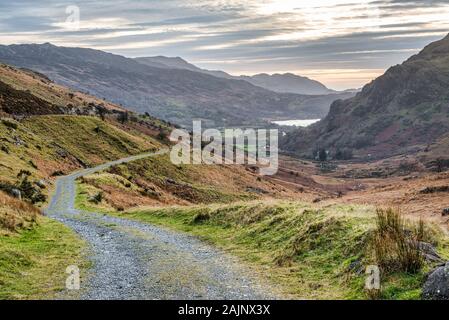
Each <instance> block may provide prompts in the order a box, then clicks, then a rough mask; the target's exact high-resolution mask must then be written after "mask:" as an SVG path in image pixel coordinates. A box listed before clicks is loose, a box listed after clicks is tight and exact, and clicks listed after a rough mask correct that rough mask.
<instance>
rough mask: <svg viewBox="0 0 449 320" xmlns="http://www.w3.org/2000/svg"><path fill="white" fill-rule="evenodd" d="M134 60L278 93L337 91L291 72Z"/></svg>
mask: <svg viewBox="0 0 449 320" xmlns="http://www.w3.org/2000/svg"><path fill="white" fill-rule="evenodd" d="M135 60H136V61H138V62H140V63H143V64H145V65H148V66H152V67H159V68H161V67H162V68H169V69H185V70H190V71H196V72H202V73H205V74H209V75H212V76H215V77H220V78H225V79H234V80H245V81H247V82H249V83H251V84H253V85H255V86H258V87H261V88H265V89H267V90H271V91H275V92H279V93H296V94H305V95H326V94H335V93H338V92H337V91H334V90H330V89H328V88H327V87H326V86H325V85H323V84H322V83H320V82H318V81H315V80H311V79H309V78H306V77H301V76H298V75H295V74H292V73H285V74H277V73H276V74H273V75H269V74H266V73H261V74H257V75H254V76H232V75H230V74H228V73H226V72H224V71H214V70H205V69H201V68H199V67H197V66H195V65H193V64H191V63H189V62H187V61H185V60H184V59H182V58H179V57H176V58H170V57H164V56H157V57H142V58H136V59H135ZM350 91H353V90H350Z"/></svg>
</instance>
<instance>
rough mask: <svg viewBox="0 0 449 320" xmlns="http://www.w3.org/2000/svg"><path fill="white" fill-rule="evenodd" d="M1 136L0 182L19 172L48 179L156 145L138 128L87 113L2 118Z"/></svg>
mask: <svg viewBox="0 0 449 320" xmlns="http://www.w3.org/2000/svg"><path fill="white" fill-rule="evenodd" d="M0 137H1V140H0V148H1V150H0V159H1V162H0V182H2V183H6V184H9V185H11V184H16V183H18V180H20V175H22V173H26V174H28V175H29V180H30V181H36V180H39V179H46V180H47V182H46V183H47V184H48V183H49V182H50V181H51V179H52V178H53V176H55V175H58V174H66V173H69V172H71V171H73V170H76V169H78V168H81V167H85V166H92V165H95V164H99V163H103V162H106V161H108V160H115V159H118V158H121V157H125V156H128V155H130V154H137V153H141V152H144V151H147V150H150V149H152V148H157V147H158V146H159V145H160V144H159V143H158V142H156V140H154V139H152V138H150V137H149V136H147V135H145V134H143V133H139V132H137V131H125V130H122V129H119V128H118V127H116V126H114V125H113V124H111V123H109V122H108V121H101V120H100V119H99V118H95V117H87V116H67V115H54V116H35V117H29V118H26V119H24V120H22V121H20V122H19V121H15V120H13V119H11V118H2V119H1V121H0ZM44 191H45V190H44Z"/></svg>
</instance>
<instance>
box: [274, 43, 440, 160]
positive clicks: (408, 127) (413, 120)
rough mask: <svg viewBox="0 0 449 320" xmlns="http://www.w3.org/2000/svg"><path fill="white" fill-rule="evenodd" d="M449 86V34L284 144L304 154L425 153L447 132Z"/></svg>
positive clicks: (293, 133)
mask: <svg viewBox="0 0 449 320" xmlns="http://www.w3.org/2000/svg"><path fill="white" fill-rule="evenodd" d="M448 88H449V36H447V37H446V38H444V39H442V40H440V41H437V42H435V43H432V44H430V45H428V46H427V47H426V48H425V49H424V50H422V51H421V52H420V53H419V54H417V55H415V56H413V57H411V58H410V59H408V60H407V61H405V62H404V63H403V64H401V65H397V66H394V67H391V68H390V69H388V70H387V72H386V73H385V74H384V75H382V76H381V77H379V78H377V79H376V80H374V81H373V82H372V83H370V84H368V85H366V86H365V87H364V88H363V90H362V92H360V93H359V94H357V95H356V96H355V97H354V98H352V99H348V100H344V101H342V100H340V101H335V102H334V103H333V104H332V106H331V109H330V112H329V114H328V116H327V117H326V118H325V119H323V120H322V121H320V122H318V123H316V124H315V125H313V126H311V127H310V128H308V129H306V130H298V131H295V132H292V133H290V134H288V135H287V136H286V137H285V139H283V142H282V143H281V147H282V148H283V149H285V150H288V151H291V152H294V153H296V154H299V155H302V156H306V157H312V156H315V154H316V151H317V150H319V149H323V150H328V151H330V153H331V155H332V156H334V155H335V154H337V153H338V152H339V150H342V149H351V150H354V153H355V154H357V155H360V156H370V157H376V158H381V157H387V156H392V155H395V154H402V153H407V152H413V153H416V152H417V151H425V150H426V149H428V146H429V145H432V144H433V143H435V142H436V141H437V140H438V139H439V138H441V137H442V136H443V135H444V134H447V133H448V132H449V90H448ZM351 152H352V151H351Z"/></svg>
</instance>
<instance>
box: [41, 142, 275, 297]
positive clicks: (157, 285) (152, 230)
mask: <svg viewBox="0 0 449 320" xmlns="http://www.w3.org/2000/svg"><path fill="white" fill-rule="evenodd" d="M166 152H168V150H167V149H164V150H161V151H159V152H155V153H147V154H142V155H138V156H133V157H128V158H124V159H120V160H117V161H112V162H109V163H106V164H102V165H100V166H97V167H95V168H89V169H85V170H81V171H77V172H75V173H73V174H71V175H68V176H64V177H60V178H58V180H57V182H56V190H55V192H54V195H53V197H52V199H51V202H50V205H49V207H48V208H47V210H46V211H45V213H46V215H47V216H49V217H51V218H53V219H56V220H58V221H60V222H62V223H64V224H66V225H67V226H69V227H70V228H72V229H73V230H74V231H76V232H77V233H78V234H79V235H80V236H81V237H82V238H83V239H85V240H86V241H87V243H88V244H89V246H90V250H89V253H90V260H91V262H92V268H91V269H90V270H89V273H88V275H87V277H85V280H84V281H83V282H82V283H81V290H80V294H81V295H80V298H81V299H273V298H276V295H275V294H274V293H273V292H274V291H273V290H271V288H270V287H269V286H267V285H266V284H263V283H262V282H261V281H260V280H259V279H256V278H255V277H254V276H253V275H252V274H251V272H250V271H249V270H248V269H247V268H246V267H245V266H242V265H241V264H240V263H239V262H238V261H236V259H234V258H232V257H230V256H228V255H227V254H225V253H223V252H221V251H220V250H218V249H216V248H213V247H211V246H210V245H207V244H205V243H203V242H202V241H200V240H198V239H196V238H194V237H191V236H188V235H185V234H181V233H177V232H173V231H170V230H166V229H163V228H159V227H156V226H153V225H148V224H144V223H140V222H136V221H132V220H128V219H122V218H116V217H112V216H107V215H104V214H100V213H95V212H85V211H81V210H77V209H75V205H74V203H75V194H76V192H75V189H76V187H75V180H76V179H77V178H79V177H81V176H84V175H87V174H91V173H94V172H97V171H101V170H104V169H106V168H108V167H110V166H112V165H116V164H120V163H125V162H131V161H135V160H138V159H142V158H146V157H151V156H155V155H160V154H163V153H166Z"/></svg>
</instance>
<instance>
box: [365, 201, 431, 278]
mask: <svg viewBox="0 0 449 320" xmlns="http://www.w3.org/2000/svg"><path fill="white" fill-rule="evenodd" d="M376 214H377V218H376V230H375V231H374V235H373V242H372V246H373V249H374V254H375V258H376V262H377V264H378V265H379V267H380V268H381V269H382V270H383V271H385V272H394V271H403V272H408V273H416V272H418V271H419V270H420V269H421V268H422V267H423V264H424V257H423V254H422V252H421V250H420V248H419V242H420V241H422V240H423V239H424V238H425V228H424V223H423V222H420V223H419V224H418V226H414V227H413V228H411V229H409V228H407V223H406V221H405V220H404V219H403V217H402V215H401V214H400V212H399V211H398V210H394V209H391V208H389V209H378V210H377V212H376Z"/></svg>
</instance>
